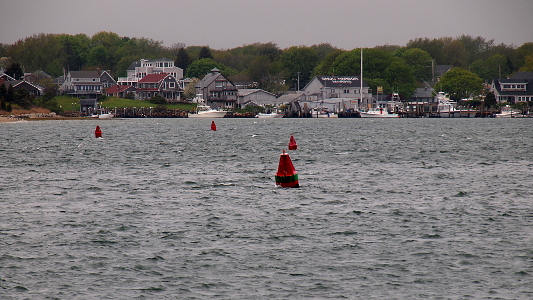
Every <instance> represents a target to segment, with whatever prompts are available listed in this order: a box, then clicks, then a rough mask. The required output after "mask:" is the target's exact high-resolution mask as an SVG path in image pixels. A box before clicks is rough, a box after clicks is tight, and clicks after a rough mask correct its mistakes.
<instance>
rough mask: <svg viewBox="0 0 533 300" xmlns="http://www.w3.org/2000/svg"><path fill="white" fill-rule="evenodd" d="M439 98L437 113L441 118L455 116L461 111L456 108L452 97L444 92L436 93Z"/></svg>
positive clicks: (437, 98)
mask: <svg viewBox="0 0 533 300" xmlns="http://www.w3.org/2000/svg"><path fill="white" fill-rule="evenodd" d="M435 98H436V100H437V103H438V105H437V115H438V116H440V117H441V118H453V117H455V115H456V114H459V111H458V110H457V109H456V108H455V105H454V104H455V103H453V102H452V101H450V98H448V96H447V95H446V94H444V92H439V93H438V94H437V95H436V97H435Z"/></svg>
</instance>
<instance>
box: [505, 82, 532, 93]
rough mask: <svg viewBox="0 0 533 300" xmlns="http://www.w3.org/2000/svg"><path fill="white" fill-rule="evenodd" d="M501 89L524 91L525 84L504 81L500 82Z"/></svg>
mask: <svg viewBox="0 0 533 300" xmlns="http://www.w3.org/2000/svg"><path fill="white" fill-rule="evenodd" d="M502 91H526V85H525V84H523V83H520V84H514V83H505V84H502Z"/></svg>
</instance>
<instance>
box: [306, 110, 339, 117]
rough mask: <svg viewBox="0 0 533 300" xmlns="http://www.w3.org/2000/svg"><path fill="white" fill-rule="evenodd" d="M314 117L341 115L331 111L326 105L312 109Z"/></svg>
mask: <svg viewBox="0 0 533 300" xmlns="http://www.w3.org/2000/svg"><path fill="white" fill-rule="evenodd" d="M311 117H312V118H338V117H339V116H338V115H337V114H336V113H334V112H331V111H329V110H328V109H327V108H326V107H315V108H313V109H311Z"/></svg>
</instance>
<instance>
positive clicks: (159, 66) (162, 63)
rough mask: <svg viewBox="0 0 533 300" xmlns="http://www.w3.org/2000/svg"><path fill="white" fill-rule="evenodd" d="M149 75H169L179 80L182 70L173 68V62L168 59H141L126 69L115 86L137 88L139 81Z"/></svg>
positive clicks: (181, 76)
mask: <svg viewBox="0 0 533 300" xmlns="http://www.w3.org/2000/svg"><path fill="white" fill-rule="evenodd" d="M149 74H169V75H172V76H173V77H174V78H176V79H177V80H180V79H182V78H183V69H182V68H179V67H176V66H174V61H173V60H171V59H168V58H160V59H154V60H149V59H141V60H140V61H135V62H133V63H132V64H131V65H130V66H129V67H128V69H127V70H126V77H119V78H118V80H117V84H119V85H131V86H133V87H137V83H138V82H139V80H141V79H142V78H144V77H145V76H146V75H149ZM182 88H183V87H182Z"/></svg>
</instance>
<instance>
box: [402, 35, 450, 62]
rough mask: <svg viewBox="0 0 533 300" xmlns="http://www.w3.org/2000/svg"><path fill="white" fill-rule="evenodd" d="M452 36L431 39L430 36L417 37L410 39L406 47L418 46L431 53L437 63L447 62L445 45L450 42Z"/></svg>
mask: <svg viewBox="0 0 533 300" xmlns="http://www.w3.org/2000/svg"><path fill="white" fill-rule="evenodd" d="M450 40H451V38H439V39H429V38H417V39H414V40H410V41H409V42H408V43H407V45H406V48H418V49H422V50H424V51H426V52H427V53H429V55H430V56H431V57H433V58H434V59H435V61H436V63H437V64H440V65H442V64H446V53H445V51H444V46H446V45H447V44H448V43H449V42H450Z"/></svg>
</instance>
